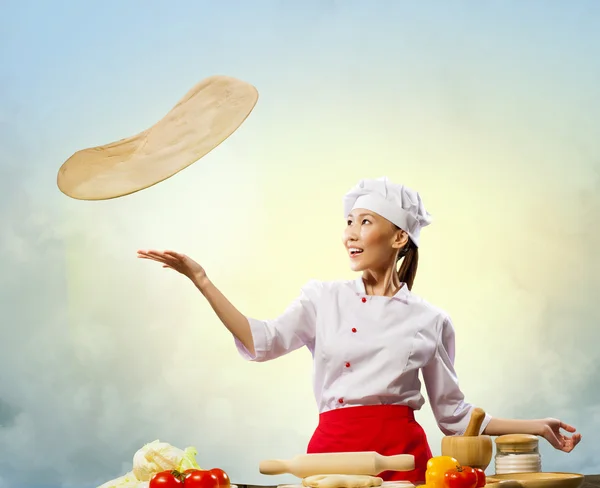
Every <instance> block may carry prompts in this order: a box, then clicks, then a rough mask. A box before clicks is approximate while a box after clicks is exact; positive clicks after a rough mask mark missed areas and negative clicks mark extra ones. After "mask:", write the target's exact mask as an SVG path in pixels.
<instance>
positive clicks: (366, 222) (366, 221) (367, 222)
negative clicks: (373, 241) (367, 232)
mask: <svg viewBox="0 0 600 488" xmlns="http://www.w3.org/2000/svg"><path fill="white" fill-rule="evenodd" d="M362 223H363V224H370V223H371V222H370V221H369V219H363V221H362Z"/></svg>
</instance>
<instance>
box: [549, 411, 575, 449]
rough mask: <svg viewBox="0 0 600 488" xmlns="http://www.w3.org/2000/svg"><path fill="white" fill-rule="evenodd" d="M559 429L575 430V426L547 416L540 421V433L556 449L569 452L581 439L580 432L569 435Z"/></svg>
mask: <svg viewBox="0 0 600 488" xmlns="http://www.w3.org/2000/svg"><path fill="white" fill-rule="evenodd" d="M561 429H563V430H566V431H567V432H575V431H576V429H575V427H573V426H571V425H568V424H565V423H564V422H561V421H560V420H558V419H553V418H547V419H543V420H542V421H541V431H540V435H541V436H542V437H543V438H544V439H546V440H547V441H548V442H549V443H550V444H552V445H553V446H554V447H555V448H556V449H558V450H560V451H564V452H571V451H572V450H573V449H575V446H576V445H577V444H579V441H581V434H573V435H572V436H571V437H569V436H567V435H565V434H563V433H562V432H561Z"/></svg>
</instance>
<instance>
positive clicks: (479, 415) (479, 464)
mask: <svg viewBox="0 0 600 488" xmlns="http://www.w3.org/2000/svg"><path fill="white" fill-rule="evenodd" d="M484 418H485V412H484V411H483V410H482V409H481V408H474V409H473V412H472V413H471V420H470V421H469V425H468V426H467V429H466V430H465V433H464V435H462V436H445V437H443V438H442V456H451V457H453V458H455V459H456V460H457V461H458V462H459V463H460V464H461V465H463V466H471V467H472V468H480V469H483V470H484V471H485V469H486V468H487V467H488V466H489V464H490V461H491V460H492V438H491V437H490V436H489V435H479V430H480V429H481V424H482V422H483V419H484Z"/></svg>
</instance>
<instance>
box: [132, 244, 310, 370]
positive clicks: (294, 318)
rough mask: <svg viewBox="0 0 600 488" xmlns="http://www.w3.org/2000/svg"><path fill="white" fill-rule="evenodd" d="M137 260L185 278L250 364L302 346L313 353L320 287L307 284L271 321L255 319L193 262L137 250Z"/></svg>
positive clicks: (173, 254) (166, 253)
mask: <svg viewBox="0 0 600 488" xmlns="http://www.w3.org/2000/svg"><path fill="white" fill-rule="evenodd" d="M138 257H140V258H143V259H150V260H152V261H157V262H159V263H162V265H163V268H170V269H173V270H175V271H178V272H179V273H181V274H183V275H185V276H187V277H188V278H189V279H190V280H191V281H192V282H193V283H194V285H195V286H196V288H198V290H200V292H201V293H202V295H204V297H205V298H206V299H207V301H208V303H209V304H210V306H211V307H212V309H213V310H214V311H215V313H216V314H217V316H218V317H219V319H220V320H221V322H222V323H223V325H224V326H225V327H226V328H227V330H229V332H231V334H232V335H233V337H234V339H235V343H236V346H237V348H238V351H239V353H240V354H241V355H242V357H244V358H245V359H248V360H251V361H258V362H262V361H269V360H271V359H275V358H278V357H280V356H283V355H284V354H287V353H289V352H292V351H295V350H296V349H299V348H300V347H302V346H307V347H308V348H309V350H311V351H312V350H313V346H314V338H315V324H316V307H315V303H316V301H317V300H318V297H319V295H320V290H321V285H320V283H319V282H317V281H313V282H310V283H308V284H307V285H306V286H304V288H303V289H302V294H301V295H300V297H298V298H297V299H296V300H295V301H294V302H293V303H292V304H291V305H290V306H288V308H287V309H286V311H285V312H284V313H283V314H282V315H280V316H279V317H277V318H276V319H274V320H256V319H253V318H249V317H246V316H245V315H243V314H242V313H241V312H240V311H239V310H238V309H237V308H235V307H234V306H233V304H232V303H231V302H230V301H229V300H228V299H227V298H226V297H225V296H224V295H223V294H222V293H221V291H220V290H219V289H218V288H217V287H216V286H215V285H214V284H213V283H212V282H211V281H210V280H209V279H208V277H207V276H206V272H205V271H204V269H203V268H202V266H200V265H199V264H198V263H197V262H196V261H194V260H193V259H191V258H189V257H188V256H186V255H184V254H180V253H176V252H174V251H164V252H161V251H138Z"/></svg>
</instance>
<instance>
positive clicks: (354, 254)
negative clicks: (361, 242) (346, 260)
mask: <svg viewBox="0 0 600 488" xmlns="http://www.w3.org/2000/svg"><path fill="white" fill-rule="evenodd" d="M348 251H350V257H351V258H355V257H357V256H360V255H361V254H362V253H363V250H362V249H359V248H358V247H351V248H350V249H348Z"/></svg>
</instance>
